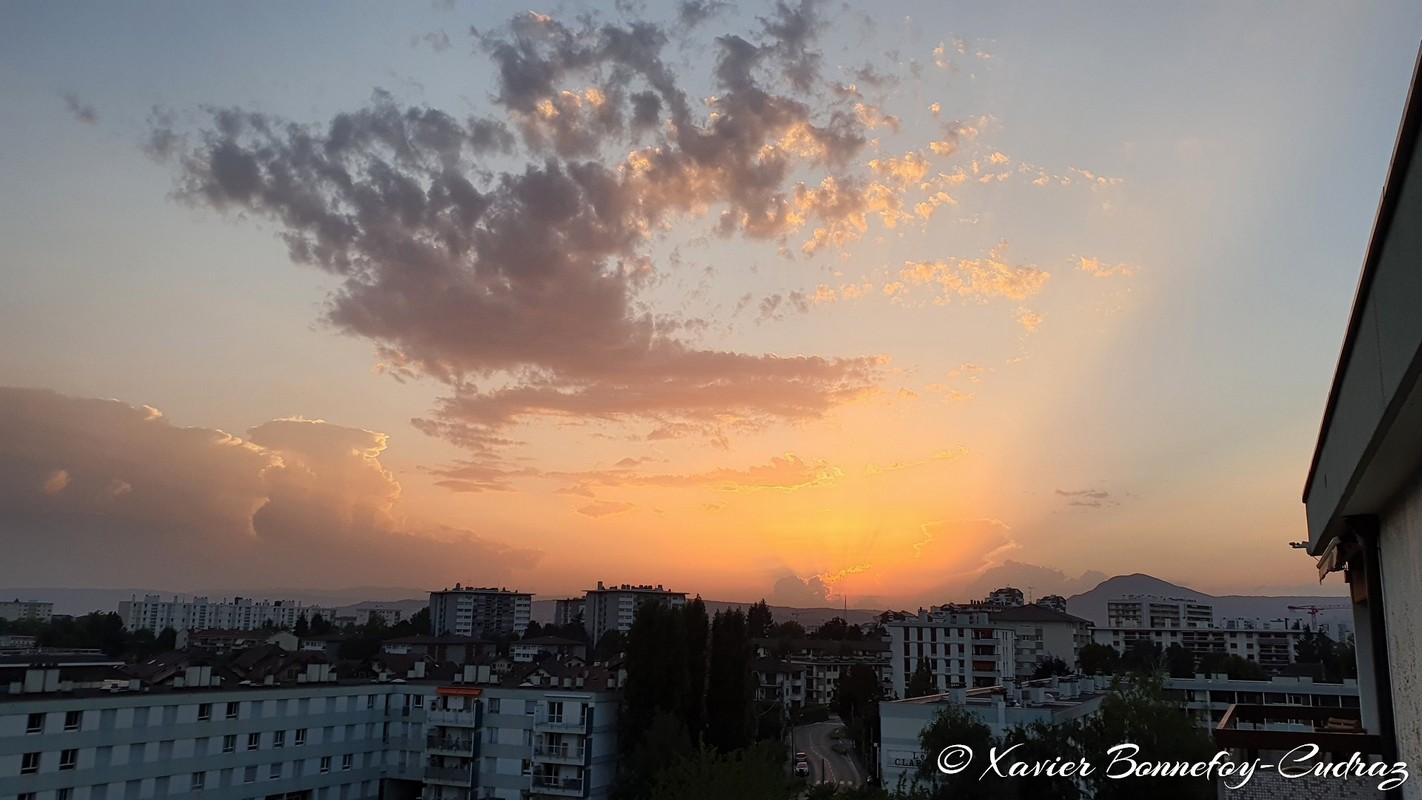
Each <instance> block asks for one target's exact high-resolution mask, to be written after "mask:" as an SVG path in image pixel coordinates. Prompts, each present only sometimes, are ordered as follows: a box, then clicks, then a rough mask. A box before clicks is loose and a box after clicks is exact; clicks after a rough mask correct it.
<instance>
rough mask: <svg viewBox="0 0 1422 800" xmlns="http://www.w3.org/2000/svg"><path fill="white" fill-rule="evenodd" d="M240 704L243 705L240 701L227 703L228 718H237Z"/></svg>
mask: <svg viewBox="0 0 1422 800" xmlns="http://www.w3.org/2000/svg"><path fill="white" fill-rule="evenodd" d="M240 705H241V704H240V703H228V704H227V718H228V719H237V709H238V708H239V707H240Z"/></svg>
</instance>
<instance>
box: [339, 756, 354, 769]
mask: <svg viewBox="0 0 1422 800" xmlns="http://www.w3.org/2000/svg"><path fill="white" fill-rule="evenodd" d="M353 762H354V759H353V758H352V756H351V754H350V753H346V754H345V755H343V756H341V771H342V772H345V771H346V770H349V769H350V768H351V764H352V763H353Z"/></svg>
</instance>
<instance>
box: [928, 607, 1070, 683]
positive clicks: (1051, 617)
mask: <svg viewBox="0 0 1422 800" xmlns="http://www.w3.org/2000/svg"><path fill="white" fill-rule="evenodd" d="M989 619H990V620H991V621H992V623H993V624H994V625H999V626H1002V627H1005V628H1011V629H1012V631H1013V637H1012V643H1013V659H1014V662H1015V663H1014V672H1015V674H1017V675H1019V676H1027V677H1030V676H1031V675H1032V673H1033V672H1034V671H1035V670H1036V669H1037V663H1038V662H1039V661H1041V660H1042V659H1044V658H1060V659H1061V660H1062V662H1063V663H1065V664H1066V665H1067V668H1068V669H1069V670H1071V671H1073V672H1075V671H1076V654H1077V652H1078V651H1080V650H1081V648H1082V646H1083V645H1086V644H1090V642H1091V621H1090V620H1086V619H1082V618H1081V617H1074V616H1072V615H1071V614H1068V613H1066V612H1064V611H1057V610H1055V609H1052V608H1048V607H1047V606H1044V605H1040V604H1037V603H1033V604H1031V605H1023V606H1015V607H1011V608H1005V609H1003V610H1001V611H998V612H995V613H993V614H992V615H990V616H989ZM910 674H912V673H910Z"/></svg>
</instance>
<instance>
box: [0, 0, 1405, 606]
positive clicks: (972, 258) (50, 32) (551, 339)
mask: <svg viewBox="0 0 1422 800" xmlns="http://www.w3.org/2000/svg"><path fill="white" fill-rule="evenodd" d="M1281 8H1282V7H1279V6H1273V7H1270V6H1260V7H1255V8H1250V9H1240V8H1233V7H1227V6H1224V5H1202V6H1195V7H1192V8H1184V9H1175V8H1163V7H1161V8H1150V9H1113V10H1111V13H1110V14H1109V15H1104V14H1103V15H1101V16H1097V17H1092V16H1091V15H1090V14H1088V13H1086V12H1081V11H1080V10H1073V11H1070V12H1069V11H1067V10H1065V9H1042V10H1039V12H1040V13H1039V14H1038V16H1036V17H1035V18H1033V19H1031V20H1022V19H1018V18H1017V16H1020V15H1013V14H1011V13H1008V12H1006V11H1004V10H1001V9H997V8H994V7H992V6H986V5H984V6H968V7H965V8H963V9H959V10H957V12H956V13H954V14H949V13H948V12H947V11H945V10H939V9H929V8H920V7H917V6H908V5H905V6H898V5H891V6H887V7H884V9H881V8H880V7H879V6H876V7H875V13H874V16H873V18H872V19H871V18H869V16H868V15H867V14H866V13H865V12H864V11H863V10H861V9H858V8H855V7H851V6H831V5H829V4H824V3H802V4H789V5H784V4H782V5H778V6H769V5H767V6H764V7H758V8H754V9H746V10H744V11H741V12H736V11H733V10H732V9H730V8H727V7H722V6H719V5H718V4H714V3H687V4H683V5H682V6H681V7H680V9H679V12H678V13H675V14H672V13H667V14H664V15H658V14H655V13H652V12H650V11H648V12H635V13H634V12H632V11H625V10H624V11H617V10H613V9H611V8H598V9H593V10H591V11H589V10H588V9H584V8H581V7H578V8H566V9H564V8H558V9H547V8H545V9H538V10H537V11H529V10H527V9H524V8H519V7H512V6H510V7H503V6H500V7H498V8H487V7H481V8H479V9H469V8H465V7H461V6H457V5H455V6H453V7H452V8H446V7H444V6H443V5H436V6H431V7H428V8H423V9H412V10H409V11H408V12H404V11H402V13H401V14H399V15H394V14H391V13H390V11H389V10H388V9H366V10H365V11H364V13H360V14H356V13H354V12H351V11H349V10H348V9H343V8H341V7H339V6H333V5H331V6H318V5H312V6H306V7H302V8H298V9H283V11H282V12H281V15H280V17H279V19H277V18H276V17H275V15H274V14H271V13H270V12H269V10H268V9H264V8H262V7H248V8H245V9H243V8H228V9H186V10H183V11H181V12H178V13H173V12H172V10H171V9H166V8H160V7H158V6H153V5H139V6H131V7H126V8H103V7H87V8H83V9H80V8H79V7H68V8H48V7H41V6H38V5H15V6H10V7H7V8H6V9H4V10H3V11H0V19H4V21H5V24H3V25H0V70H3V72H4V73H5V74H7V75H8V76H9V77H10V80H8V81H7V82H6V85H5V87H4V88H3V89H0V91H3V93H4V96H5V97H6V99H7V100H8V101H9V102H7V103H6V104H5V108H4V110H0V119H3V120H4V124H5V126H6V129H7V131H10V133H9V134H8V135H7V139H9V140H10V141H9V143H8V144H9V146H8V147H7V148H6V150H7V152H4V153H0V184H3V185H6V186H7V187H25V188H24V190H23V191H17V190H15V189H13V188H12V189H11V190H10V191H6V192H4V193H0V242H3V244H0V254H3V257H4V263H5V264H6V268H5V275H6V277H5V281H4V283H5V285H4V291H3V292H0V338H3V339H4V341H6V342H8V343H11V345H12V346H11V347H7V348H5V349H4V351H3V352H0V375H3V376H4V380H3V381H0V382H3V383H4V384H7V385H10V386H11V387H14V388H4V389H0V500H3V502H0V509H3V510H0V539H3V541H4V542H5V544H6V549H7V552H8V553H9V554H10V555H11V557H10V558H7V559H6V561H5V564H4V565H0V584H3V585H13V586H39V585H60V584H62V585H72V586H86V585H87V586H95V587H114V588H117V587H127V586H137V585H143V586H154V585H157V584H158V583H162V584H163V585H162V586H160V587H159V588H171V589H174V590H184V589H191V588H193V587H200V586H203V585H211V586H222V587H232V586H245V587H248V588H250V589H252V590H260V589H263V588H278V587H289V586H309V587H311V588H338V587H347V586H353V585H395V586H429V587H434V586H437V585H453V584H454V583H455V582H457V581H464V582H465V583H469V582H471V581H474V582H476V583H477V584H478V585H505V586H518V587H520V588H521V589H522V590H523V591H531V592H535V593H537V594H539V595H542V596H556V595H560V594H569V593H574V592H578V591H580V590H582V589H586V588H588V587H589V586H592V585H593V584H595V583H596V581H598V580H608V581H610V582H616V583H633V584H640V583H658V584H665V585H667V586H668V587H669V588H676V589H679V590H687V589H689V588H690V589H691V590H693V591H695V592H698V593H700V594H703V595H705V596H707V597H744V598H748V599H755V598H757V597H760V596H764V597H766V598H767V599H768V600H770V601H771V602H772V603H776V604H781V605H816V604H818V605H839V604H840V603H841V602H847V603H848V604H849V605H851V606H859V607H874V606H884V607H894V606H911V605H917V604H920V603H926V602H943V600H944V598H945V597H951V596H954V595H956V594H957V593H958V592H959V591H960V590H961V589H963V588H964V587H967V586H969V585H973V584H975V583H976V582H977V581H979V580H980V579H981V578H982V577H983V576H984V575H985V574H990V575H1002V576H1003V581H1002V582H1003V583H1004V584H1005V583H1013V582H1015V583H1016V584H1017V585H1022V584H1028V585H1035V586H1037V587H1039V588H1038V591H1037V594H1039V595H1040V594H1045V593H1050V592H1060V593H1063V594H1071V593H1074V592H1078V591H1085V590H1087V589H1090V588H1092V587H1093V586H1094V585H1095V583H1096V582H1097V581H1099V580H1100V579H1103V578H1104V577H1106V576H1107V575H1116V574H1130V573H1135V572H1142V573H1149V574H1151V575H1155V576H1157V577H1160V578H1162V579H1164V580H1168V581H1172V582H1174V583H1182V584H1187V585H1190V586H1192V587H1194V588H1198V589H1200V590H1202V591H1206V592H1211V593H1214V594H1224V593H1240V594H1249V593H1299V594H1323V593H1327V592H1329V591H1337V589H1338V587H1337V586H1331V585H1327V584H1326V585H1324V586H1322V587H1318V586H1316V585H1312V586H1311V585H1310V584H1309V582H1308V577H1309V575H1310V574H1311V572H1312V567H1311V565H1310V563H1309V561H1308V559H1307V558H1306V557H1305V556H1303V555H1302V554H1301V553H1300V552H1298V551H1294V550H1290V549H1289V548H1288V546H1287V545H1288V543H1289V542H1291V541H1297V540H1300V539H1304V538H1307V537H1306V534H1305V533H1304V529H1305V520H1304V513H1303V512H1304V509H1303V505H1302V503H1301V502H1300V494H1301V492H1302V489H1303V483H1304V477H1305V473H1306V471H1307V467H1308V461H1309V454H1310V453H1311V452H1312V450H1313V448H1314V445H1315V440H1316V437H1317V434H1318V428H1319V421H1320V418H1321V415H1322V410H1323V404H1324V402H1325V399H1326V395H1327V387H1328V386H1329V384H1330V381H1331V379H1332V377H1333V370H1334V367H1335V365H1336V362H1337V357H1338V350H1339V344H1340V341H1341V332H1342V331H1343V330H1344V323H1345V321H1346V320H1347V318H1348V313H1349V308H1350V305H1351V302H1352V298H1353V292H1354V288H1355V286H1356V282H1357V276H1358V272H1359V269H1360V266H1361V264H1362V262H1363V255H1364V252H1365V248H1366V246H1367V242H1368V240H1369V236H1370V234H1371V232H1372V220H1373V216H1374V214H1375V212H1376V208H1377V201H1378V195H1379V193H1380V191H1381V188H1382V183H1383V180H1384V177H1385V175H1386V171H1387V164H1388V159H1389V156H1390V154H1391V152H1392V146H1393V143H1394V138H1395V135H1396V131H1397V123H1398V109H1399V108H1401V107H1402V105H1403V99H1404V97H1405V94H1406V90H1407V86H1408V82H1409V79H1410V77H1411V74H1412V68H1413V65H1414V64H1415V62H1416V57H1417V44H1418V40H1419V37H1420V36H1422V11H1420V10H1417V9H1411V8H1402V7H1395V6H1389V5H1383V4H1374V5H1367V6H1363V7H1361V8H1362V9H1363V10H1364V12H1365V13H1357V12H1358V10H1359V8H1358V7H1353V8H1341V7H1335V6H1330V5H1324V4H1311V5H1307V6H1303V7H1299V8H1301V10H1300V11H1299V12H1297V13H1288V14H1284V12H1282V11H1281V10H1280V9H1281ZM1291 8H1292V7H1291ZM885 9H887V10H885ZM581 11H589V14H590V15H591V16H589V17H581V18H580V16H579V12H581ZM1098 13H1100V12H1098ZM269 14H270V16H271V17H272V18H268V16H269ZM278 22H279V24H276V23H278ZM110 31H122V32H124V33H125V34H131V37H130V38H127V39H125V40H123V41H120V40H119V38H118V37H111V36H108V35H106V34H108V33H109V32H110ZM133 41H137V42H138V43H139V46H136V47H135V46H134V45H133V44H132V42H133ZM1300 43H1306V44H1307V45H1308V46H1300ZM708 75H709V76H710V77H708ZM1083 87H1089V88H1083ZM392 131H398V132H399V135H398V136H396V135H392ZM392 143H394V144H393V145H392ZM338 175H339V176H342V177H337V176H338ZM411 192H413V195H412V194H411ZM293 262H302V263H293ZM95 398H115V399H112V400H104V399H95ZM323 420H324V421H323ZM1220 553H1229V554H1230V556H1231V557H1230V558H1227V559H1222V558H1220ZM1012 564H1018V565H1023V566H1020V567H1018V568H1013V567H1011V566H1010V565H1012ZM1030 565H1036V566H1035V567H1034V566H1030ZM995 569H996V570H999V571H998V572H991V571H992V570H995ZM1014 570H1015V572H1014ZM1014 576H1018V577H1014ZM1098 576H1099V577H1098ZM1053 580H1055V581H1057V584H1055V585H1054V584H1052V583H1051V581H1053ZM174 582H177V583H178V584H179V585H176V586H175V585H173V583H174Z"/></svg>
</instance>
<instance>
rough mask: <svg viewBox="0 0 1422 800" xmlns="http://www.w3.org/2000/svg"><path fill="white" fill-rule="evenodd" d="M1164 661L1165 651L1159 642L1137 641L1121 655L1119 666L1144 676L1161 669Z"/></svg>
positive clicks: (1127, 646) (1131, 643)
mask: <svg viewBox="0 0 1422 800" xmlns="http://www.w3.org/2000/svg"><path fill="white" fill-rule="evenodd" d="M1164 660H1165V651H1164V650H1163V649H1162V648H1161V646H1160V644H1159V643H1158V642H1153V641H1151V640H1149V639H1135V640H1132V641H1131V642H1130V643H1129V644H1127V645H1126V652H1124V653H1122V654H1121V660H1120V662H1119V666H1120V667H1121V668H1122V669H1126V670H1130V671H1131V672H1135V673H1138V674H1142V675H1144V674H1148V673H1152V672H1155V671H1156V670H1158V669H1160V667H1161V664H1162V663H1163V662H1164Z"/></svg>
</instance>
